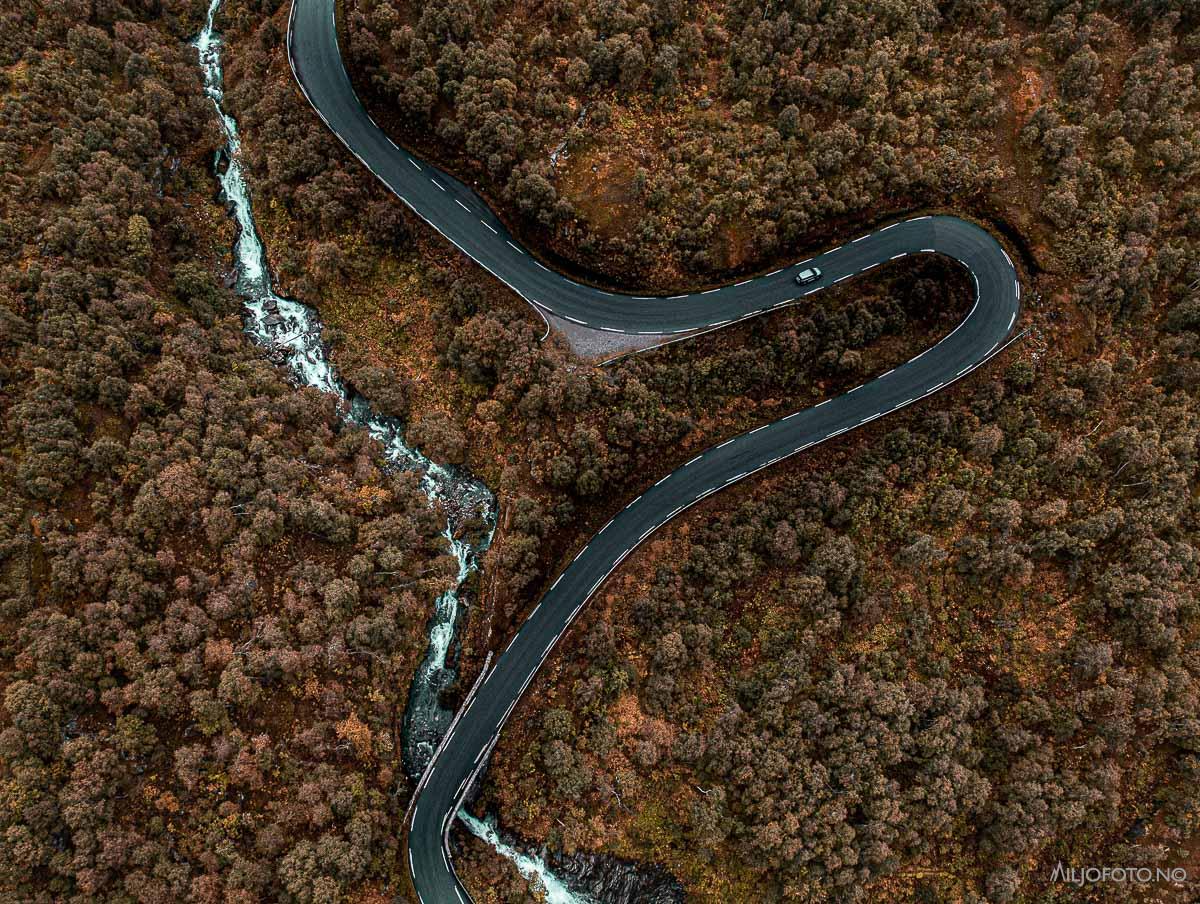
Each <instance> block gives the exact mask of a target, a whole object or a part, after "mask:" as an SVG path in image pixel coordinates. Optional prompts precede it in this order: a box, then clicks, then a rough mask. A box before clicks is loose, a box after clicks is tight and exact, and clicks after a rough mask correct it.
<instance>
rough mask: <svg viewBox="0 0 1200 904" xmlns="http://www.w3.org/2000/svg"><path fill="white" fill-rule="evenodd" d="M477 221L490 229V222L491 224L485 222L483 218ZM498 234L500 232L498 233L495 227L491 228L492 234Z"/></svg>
mask: <svg viewBox="0 0 1200 904" xmlns="http://www.w3.org/2000/svg"><path fill="white" fill-rule="evenodd" d="M479 222H480V223H483V225H484V226H486V227H487V228H488V229H492V224H491V223H488V222H486V221H485V220H480V221H479ZM499 234H500V233H498V232H497V231H496V230H495V229H492V235H499Z"/></svg>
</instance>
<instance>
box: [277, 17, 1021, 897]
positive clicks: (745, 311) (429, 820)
mask: <svg viewBox="0 0 1200 904" xmlns="http://www.w3.org/2000/svg"><path fill="white" fill-rule="evenodd" d="M288 56H289V60H290V62H291V65H292V70H293V72H294V74H295V76H296V80H297V82H298V83H299V85H300V87H301V90H303V92H304V94H305V96H306V97H307V98H308V100H309V102H310V103H311V104H312V105H313V108H314V109H315V110H316V111H317V113H318V115H319V116H320V117H321V119H322V120H323V121H324V122H325V124H326V125H327V126H328V127H329V128H330V129H331V130H332V131H333V133H334V134H335V135H336V136H337V137H338V138H339V139H341V141H342V142H343V143H344V144H345V145H346V147H347V148H349V150H350V152H351V153H353V154H354V155H355V156H356V157H357V158H358V159H359V160H360V161H361V162H362V163H363V165H364V166H366V167H367V168H368V169H369V170H370V171H371V172H372V173H374V174H375V176H376V177H377V178H378V179H380V180H381V181H382V182H383V183H384V184H385V185H387V187H388V188H389V189H391V191H392V192H394V193H395V194H396V195H397V196H398V197H399V198H400V199H401V200H403V201H404V203H405V204H407V205H408V206H409V207H410V208H411V209H412V210H413V211H414V212H415V213H416V214H417V215H418V216H420V217H421V218H422V219H424V220H425V221H426V222H428V223H429V224H430V225H431V226H433V228H434V229H436V230H437V231H438V232H440V233H441V234H442V235H443V236H445V237H446V238H447V239H448V240H449V241H451V242H453V243H454V244H455V245H456V246H457V247H458V248H459V249H460V250H462V252H463V253H464V254H466V255H468V256H469V257H470V258H472V259H473V260H474V261H475V262H476V263H478V264H480V265H481V266H483V267H485V268H486V269H487V270H489V271H490V272H491V273H492V274H493V275H495V276H496V277H497V278H498V279H500V280H501V281H502V282H504V283H505V284H507V285H508V286H510V287H511V288H512V289H513V290H514V291H515V292H517V293H518V294H519V295H520V296H521V297H522V298H524V299H525V300H526V301H528V302H529V303H530V304H533V305H535V306H537V307H539V308H541V309H543V310H545V311H550V312H553V313H555V314H558V315H559V316H561V317H564V318H566V319H567V320H570V321H572V322H574V323H578V324H583V325H587V326H591V327H594V328H597V329H602V330H608V331H612V332H623V333H646V334H653V335H661V334H670V333H685V332H691V331H693V330H696V329H703V328H711V327H719V326H723V325H725V324H728V323H732V322H734V321H736V320H740V319H742V318H744V317H751V316H754V315H756V314H761V313H763V312H765V311H768V310H770V309H771V308H777V307H782V306H784V305H788V304H793V303H797V302H799V301H800V300H801V299H802V298H803V297H804V296H807V295H811V294H813V293H814V292H818V291H820V290H821V289H823V288H827V287H828V286H830V285H832V284H834V283H839V282H842V281H843V280H847V279H851V278H852V277H854V276H855V275H857V274H859V273H863V272H865V271H867V270H870V269H871V268H873V267H876V266H879V265H881V264H885V263H887V262H888V261H892V260H897V259H899V258H902V257H904V256H906V255H911V254H943V255H946V256H949V257H951V258H954V259H955V260H957V261H959V262H960V263H962V265H963V266H965V267H966V269H967V270H968V271H969V272H970V274H971V276H972V278H973V280H974V282H975V289H976V298H975V303H974V305H973V306H972V307H971V311H970V313H969V314H968V315H967V317H966V319H965V320H963V321H962V322H961V323H960V324H959V325H958V326H957V327H955V328H954V330H953V331H952V332H951V333H949V334H948V335H947V336H945V337H944V338H943V339H941V341H939V342H938V343H937V344H936V345H934V346H932V347H931V348H929V349H927V350H926V351H924V352H922V353H921V354H920V355H917V356H916V357H915V358H913V359H912V360H911V361H909V362H907V363H905V364H902V365H900V366H899V367H896V368H895V369H894V370H890V371H888V372H887V373H885V374H883V375H881V376H880V377H878V378H876V379H874V380H872V381H870V382H869V383H866V384H864V385H862V386H859V387H856V388H855V389H852V390H851V391H850V392H848V393H846V394H844V395H841V396H837V397H835V398H831V399H827V400H825V401H824V402H821V403H820V404H819V405H816V406H814V407H812V408H808V409H805V410H803V411H797V412H795V413H794V414H790V415H788V416H787V417H785V418H782V419H781V420H778V421H776V422H774V423H772V424H767V425H765V426H762V427H759V428H757V429H755V430H751V431H750V432H749V433H745V434H742V435H741V436H737V437H734V438H733V439H730V440H727V441H725V442H723V443H721V444H720V445H718V446H715V447H713V448H711V449H708V450H707V451H705V452H704V453H702V454H700V455H698V456H696V457H695V458H694V459H692V460H691V461H689V462H688V463H687V464H685V465H683V466H682V467H680V468H679V469H677V470H675V471H673V472H672V473H670V474H668V475H667V476H665V477H663V478H662V479H661V480H660V481H658V483H656V484H654V486H652V487H651V488H650V489H648V490H647V491H646V492H645V493H643V494H642V495H641V496H639V497H638V498H637V499H635V500H633V501H632V502H631V503H629V505H628V506H626V507H625V508H624V509H623V510H622V511H621V512H620V513H619V514H618V515H617V516H616V517H614V518H613V519H612V520H611V521H610V522H609V523H608V524H606V525H605V526H604V527H603V528H601V530H600V532H599V533H598V534H596V536H595V537H593V538H592V539H591V540H590V541H589V542H588V544H587V545H586V546H585V547H584V548H583V549H582V550H580V552H579V554H578V555H577V556H576V557H575V559H574V561H572V562H571V564H570V565H569V566H567V568H566V570H565V571H563V572H562V574H560V575H559V576H558V579H557V580H556V581H555V582H554V584H553V585H552V586H551V588H550V589H549V590H548V591H547V592H546V594H545V595H544V596H543V597H542V599H541V601H540V602H539V603H538V604H537V606H536V607H535V608H534V610H533V612H532V613H531V614H530V616H529V618H528V619H527V620H526V621H525V623H524V624H523V625H522V626H521V628H520V629H519V631H518V632H517V634H516V635H515V636H514V637H513V640H512V642H511V643H510V644H509V646H508V648H507V649H506V650H505V651H504V652H503V653H502V654H501V655H500V656H499V657H498V658H497V660H496V662H495V665H494V666H493V668H492V669H491V671H490V672H488V674H487V677H486V678H485V679H484V680H483V682H482V684H480V685H478V687H477V689H476V692H475V693H474V694H473V696H472V697H471V698H470V702H469V704H468V705H467V707H466V708H465V709H464V710H463V711H462V712H461V713H460V716H459V718H458V719H456V721H455V723H454V725H453V726H452V728H451V730H450V732H449V733H448V735H447V737H446V739H445V741H444V742H443V745H442V747H441V748H439V750H438V752H437V753H436V754H435V757H434V760H433V762H432V763H431V765H430V768H429V770H428V771H427V772H426V774H425V777H424V779H423V781H422V784H421V785H420V786H419V788H418V791H417V797H416V801H415V806H414V808H413V811H412V825H411V830H410V833H409V847H408V856H409V864H410V869H411V871H412V877H413V883H414V885H415V887H416V890H417V894H418V896H419V897H420V898H421V900H422V902H423V904H432V902H447V904H455V902H465V901H467V900H468V896H467V892H466V891H465V889H464V888H463V887H462V885H461V883H459V881H458V878H457V876H456V875H455V873H454V869H453V867H452V865H451V863H450V859H449V851H448V846H447V843H446V836H447V834H448V829H449V824H450V821H451V819H452V817H453V815H454V813H455V812H456V810H457V808H458V805H459V803H460V801H461V799H462V796H463V794H465V792H466V790H467V788H468V787H469V786H470V784H471V781H472V780H473V777H474V776H475V775H476V774H477V773H478V771H479V770H480V769H481V768H482V765H483V764H484V763H486V761H487V755H488V753H490V751H491V748H492V746H494V744H495V742H496V739H497V738H498V737H499V734H500V730H501V728H502V727H503V726H504V724H505V722H506V721H507V719H508V717H509V715H511V713H512V711H513V707H515V706H516V704H517V700H518V699H520V697H521V695H522V694H523V693H524V692H525V689H526V688H527V687H528V686H529V683H530V681H532V680H533V676H534V674H535V673H536V672H537V670H538V668H539V666H541V664H542V662H544V661H545V659H546V657H547V656H548V655H549V653H550V651H551V649H552V648H553V647H554V644H555V643H556V642H557V641H558V639H559V638H560V637H561V636H562V634H563V632H564V631H566V630H567V628H568V627H569V625H570V624H571V622H572V620H573V619H574V618H575V616H576V615H578V614H579V611H580V609H581V608H582V607H583V606H584V604H585V603H586V602H587V601H588V599H589V598H590V597H591V596H592V594H594V593H595V592H596V590H597V589H598V588H599V587H600V584H601V583H602V582H603V581H604V579H605V578H606V577H607V576H608V575H609V574H610V573H611V572H612V571H613V569H615V568H616V567H617V566H618V565H620V564H621V562H622V561H624V559H625V557H626V556H628V555H629V554H630V553H631V552H632V551H633V550H634V549H635V548H636V547H637V546H638V545H639V544H640V543H642V542H643V541H645V540H646V538H647V537H649V536H650V535H651V534H652V533H653V532H654V531H655V530H656V529H657V528H659V527H661V526H662V525H663V524H665V523H666V522H667V521H670V520H671V519H672V518H674V517H675V516H676V515H678V514H679V513H680V512H682V511H683V510H684V509H686V508H688V507H689V506H691V505H694V504H695V503H697V502H699V501H700V500H702V499H704V498H706V497H707V496H710V495H711V494H713V493H716V492H718V491H719V490H721V489H722V488H724V487H727V486H729V485H730V484H732V483H735V482H736V481H738V480H741V479H743V478H745V477H748V476H749V475H751V474H753V473H755V472H756V471H760V470H762V469H763V468H767V467H770V466H771V465H773V464H775V463H776V462H778V461H780V460H781V459H784V458H787V457H788V456H790V455H795V454H797V453H800V452H803V451H804V450H806V449H809V448H811V447H812V446H815V445H817V444H819V443H822V442H824V441H826V440H830V439H833V438H834V437H836V436H840V435H841V434H843V433H846V432H847V431H849V430H853V429H855V428H856V427H861V426H863V425H864V424H868V423H870V422H871V421H874V420H876V419H878V418H881V417H883V416H884V415H887V414H890V413H891V412H893V411H897V410H898V409H900V408H904V407H905V406H907V405H911V404H913V403H914V402H917V401H919V400H921V399H923V398H925V397H927V396H929V395H931V394H932V393H935V392H937V391H939V390H940V389H942V388H944V387H946V386H948V385H950V384H951V383H953V382H954V381H956V380H958V379H961V378H962V377H964V376H966V375H967V374H969V373H970V372H971V371H972V370H974V369H975V368H977V367H979V366H980V365H981V364H983V363H984V362H986V361H987V360H989V359H990V358H991V357H992V356H994V355H995V354H997V353H998V352H999V351H1000V350H1001V349H1002V347H1003V346H1002V345H1001V343H1004V342H1005V340H1006V339H1007V338H1008V337H1009V336H1010V335H1011V334H1012V330H1013V325H1014V323H1015V322H1016V317H1017V312H1018V309H1019V306H1020V298H1021V286H1020V283H1019V281H1018V278H1017V274H1016V270H1015V268H1014V267H1013V264H1012V261H1011V260H1010V259H1009V257H1008V255H1007V254H1006V253H1005V252H1004V249H1003V248H1001V246H1000V244H999V243H998V242H997V241H996V240H995V238H993V237H992V235H991V234H990V233H988V232H986V231H985V230H983V229H981V228H979V227H978V226H976V225H974V224H972V223H968V222H966V221H965V220H960V219H958V218H955V217H946V216H926V217H917V218H916V219H912V220H907V221H904V222H900V223H894V224H892V225H890V226H886V227H884V228H882V229H879V230H878V231H876V232H873V233H871V234H869V235H864V236H862V237H861V238H858V239H855V240H854V241H852V242H849V243H847V244H845V245H842V246H840V247H838V248H834V249H832V250H830V251H826V252H824V253H822V254H820V255H818V256H816V257H813V258H811V259H810V260H811V263H813V264H815V265H816V266H819V267H820V268H821V270H822V271H823V273H824V276H823V277H822V279H821V280H820V281H819V282H817V283H815V284H813V285H811V286H806V287H803V288H802V287H799V286H797V285H796V283H795V281H794V276H795V273H796V272H797V270H798V269H799V268H800V263H804V264H807V263H809V261H801V262H800V263H798V264H796V265H793V266H791V267H787V268H784V269H782V270H777V271H775V272H774V273H769V274H767V275H765V276H761V277H758V278H756V279H751V280H747V281H745V282H741V283H738V284H736V285H731V286H725V287H723V288H720V289H712V290H709V291H707V292H700V293H693V294H687V295H677V296H674V297H670V298H661V297H648V296H629V295H616V294H613V293H609V292H605V291H602V290H600V289H597V288H595V287H592V286H587V285H583V284H581V283H577V282H574V281H572V280H570V279H568V278H566V277H564V276H562V275H560V274H557V273H555V272H553V271H551V270H548V269H547V268H546V267H544V266H543V265H542V264H541V263H539V262H538V261H537V260H536V259H534V258H533V257H532V256H531V255H530V254H528V253H527V252H526V251H524V250H523V249H522V248H521V247H520V244H519V243H518V242H517V241H516V240H515V239H514V238H513V237H512V236H511V235H510V234H509V233H508V231H507V230H506V229H505V228H504V224H503V223H501V222H500V220H499V219H498V218H497V217H496V216H495V214H493V213H492V212H491V211H490V210H489V209H488V208H487V206H486V205H485V203H484V202H483V201H482V200H481V199H480V198H479V197H478V196H477V195H476V194H475V193H474V192H473V191H472V190H471V189H470V188H468V187H467V186H466V185H464V184H463V183H461V182H460V181H458V180H457V179H455V178H454V177H452V176H450V175H449V174H447V173H445V172H443V171H442V170H439V169H438V168H437V167H435V166H432V165H431V164H429V163H427V162H425V161H423V160H420V159H418V158H416V157H414V156H413V155H412V154H410V153H408V152H407V151H405V150H404V149H403V148H400V147H398V146H397V145H396V144H395V143H394V142H392V141H391V139H389V138H388V137H387V135H385V134H384V132H383V130H382V129H380V128H379V127H378V126H376V125H375V123H374V122H373V121H372V120H371V117H370V116H369V115H368V114H367V112H366V111H365V110H364V109H363V107H362V104H361V103H360V102H359V100H358V97H357V96H356V95H355V93H354V89H353V88H352V86H351V84H350V79H349V76H348V75H347V74H346V70H345V67H344V65H343V62H342V58H341V54H340V52H339V50H338V43H337V31H336V27H335V21H334V0H293V4H292V12H291V20H290V22H289V28H288ZM1010 341H1011V340H1010Z"/></svg>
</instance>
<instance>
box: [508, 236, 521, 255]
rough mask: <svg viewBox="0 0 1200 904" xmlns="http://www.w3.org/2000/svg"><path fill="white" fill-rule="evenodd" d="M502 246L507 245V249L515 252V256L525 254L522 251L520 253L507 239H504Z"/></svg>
mask: <svg viewBox="0 0 1200 904" xmlns="http://www.w3.org/2000/svg"><path fill="white" fill-rule="evenodd" d="M504 244H506V245H507V246H508V247H509V248H511V249H512V250H513V251H515V252H517V254H524V253H525V252H524V251H522V250H521V249H520V248H518V247H517V246H516V245H514V244H513V243H512V242H510V241H508V239H505V240H504Z"/></svg>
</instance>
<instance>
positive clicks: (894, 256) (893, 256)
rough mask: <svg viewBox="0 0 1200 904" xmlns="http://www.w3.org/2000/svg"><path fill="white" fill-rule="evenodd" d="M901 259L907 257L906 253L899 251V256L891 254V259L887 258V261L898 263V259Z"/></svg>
mask: <svg viewBox="0 0 1200 904" xmlns="http://www.w3.org/2000/svg"><path fill="white" fill-rule="evenodd" d="M902 257H908V252H907V251H901V252H900V253H899V254H893V255H892V256H891V257H889V258H888V260H892V261H898V260H900V258H902Z"/></svg>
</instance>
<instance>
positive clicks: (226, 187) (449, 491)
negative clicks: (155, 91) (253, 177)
mask: <svg viewBox="0 0 1200 904" xmlns="http://www.w3.org/2000/svg"><path fill="white" fill-rule="evenodd" d="M220 5H221V0H212V3H211V4H210V6H209V8H208V16H207V19H206V21H205V24H204V30H203V31H201V32H200V35H199V36H198V37H197V39H196V42H195V45H196V49H197V51H199V54H200V65H201V67H202V69H203V71H204V90H205V93H206V94H207V95H208V96H209V97H210V98H211V99H212V102H213V106H214V107H215V108H216V111H217V115H218V116H219V117H220V120H221V124H222V126H223V128H224V130H225V137H226V142H227V143H226V152H227V155H228V165H227V166H226V168H225V171H224V173H221V174H220V176H219V178H220V181H221V188H222V189H223V191H224V194H225V197H226V199H227V200H228V202H229V203H230V205H231V206H232V208H233V215H234V217H235V218H236V220H237V223H238V227H239V228H238V237H237V242H236V244H235V246H234V253H235V258H236V262H237V288H238V292H239V294H240V295H241V296H242V298H243V300H244V303H245V310H246V332H248V333H249V334H250V335H251V336H253V337H254V339H255V340H256V341H258V342H259V343H260V344H262V345H264V346H266V347H267V348H269V349H271V350H272V352H273V353H274V354H276V355H278V356H280V357H282V358H283V360H284V361H285V363H286V365H287V366H288V367H289V368H290V369H291V370H292V372H293V373H294V374H295V375H296V377H297V378H298V380H299V382H300V383H301V384H303V385H306V386H315V387H316V388H318V389H320V390H323V391H324V392H329V393H333V394H334V395H336V396H338V397H339V398H341V399H343V400H344V401H345V402H346V403H347V405H346V406H345V417H346V419H347V420H349V421H351V422H352V423H355V424H359V425H361V426H364V427H366V428H367V429H368V430H369V431H370V432H371V434H372V435H373V436H375V437H376V438H377V439H378V440H379V441H380V442H381V443H382V444H383V446H384V449H385V454H386V456H387V458H388V460H389V461H391V462H393V463H394V464H396V465H399V466H401V467H405V468H409V469H413V470H418V471H420V472H421V488H422V490H424V492H425V494H426V495H427V496H428V497H429V499H430V501H431V502H442V503H445V504H446V505H447V508H448V509H450V510H451V511H453V512H455V513H456V514H458V515H466V516H467V517H470V516H471V515H473V514H474V515H478V516H480V517H482V519H483V520H484V522H485V523H486V524H488V525H489V526H490V525H491V523H492V521H493V520H494V518H493V511H492V498H491V493H490V492H489V491H488V489H487V488H486V487H485V486H483V485H482V484H480V483H478V482H477V481H474V480H471V479H470V478H468V477H467V476H465V475H464V474H462V473H460V472H457V471H452V470H450V469H448V468H444V467H442V466H440V465H437V464H435V463H434V462H432V461H430V460H429V459H428V458H426V457H425V456H424V455H422V454H421V453H420V452H419V451H418V450H416V449H414V448H412V447H411V446H408V445H407V444H406V443H405V442H404V437H403V433H402V430H401V425H400V424H399V423H398V422H397V421H396V420H395V419H394V418H388V417H382V416H379V415H376V414H374V413H372V412H371V410H370V407H369V405H368V404H367V402H366V400H365V399H362V398H361V397H358V396H352V395H351V393H349V392H348V391H347V389H346V386H345V385H344V384H343V383H342V381H341V379H340V378H339V377H338V375H337V372H336V371H335V370H334V368H333V366H332V365H331V364H330V362H329V360H328V357H327V355H326V352H325V348H324V346H323V345H322V343H321V323H320V321H319V320H318V319H317V317H316V314H315V313H314V312H313V311H312V309H310V308H309V307H307V306H306V305H303V304H300V303H298V302H296V301H293V300H292V299H290V298H283V297H282V296H279V295H277V294H275V292H274V290H273V288H272V285H271V278H270V274H269V270H268V267H267V264H266V256H265V253H264V251H263V246H262V242H261V241H260V240H259V237H258V231H257V230H256V229H255V225H254V216H253V212H252V209H251V205H250V192H249V189H248V187H247V185H246V180H245V176H244V173H243V170H242V163H241V138H240V137H239V135H238V129H237V122H236V121H235V120H234V118H233V117H232V116H230V115H229V114H227V113H226V112H225V110H224V108H223V106H222V101H223V100H224V92H223V90H222V73H221V38H220V35H219V34H218V33H217V32H216V29H215V26H214V19H215V17H216V13H217V9H218V8H219V7H220ZM453 520H454V516H453V515H452V516H451V518H450V519H448V522H447V525H446V530H445V532H444V534H445V536H446V538H447V540H448V542H449V545H450V552H451V554H452V555H453V556H454V557H455V558H456V559H457V560H458V577H457V581H456V582H455V586H454V587H452V588H451V589H450V590H448V591H447V592H446V593H444V594H443V595H442V596H441V597H439V599H438V601H437V604H436V607H435V614H436V619H435V624H434V626H433V628H432V630H431V632H430V634H431V637H430V655H429V656H428V657H427V658H426V661H425V662H424V663H422V667H421V673H420V676H419V677H424V678H428V677H429V676H431V675H433V674H434V673H436V672H439V671H441V670H443V669H444V668H445V664H446V654H447V652H448V651H449V649H450V643H451V641H452V640H453V638H454V620H455V618H456V617H457V614H458V595H457V591H458V588H459V587H461V585H462V584H463V582H464V581H465V580H466V579H467V578H468V577H469V576H470V575H471V573H472V572H474V571H475V570H476V569H477V567H478V565H477V562H476V557H477V554H478V553H479V552H482V551H483V549H484V548H486V546H487V543H488V542H490V540H491V532H490V530H489V531H488V533H487V536H486V538H485V540H484V542H483V543H481V544H480V548H479V549H476V548H474V547H472V546H471V545H470V544H469V543H467V542H464V541H461V540H459V539H457V538H456V537H455V536H454V524H453ZM464 520H465V519H464Z"/></svg>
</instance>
